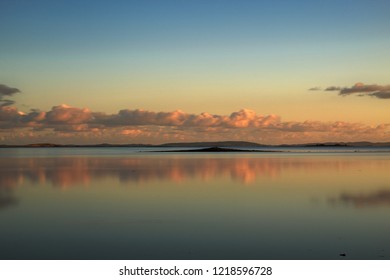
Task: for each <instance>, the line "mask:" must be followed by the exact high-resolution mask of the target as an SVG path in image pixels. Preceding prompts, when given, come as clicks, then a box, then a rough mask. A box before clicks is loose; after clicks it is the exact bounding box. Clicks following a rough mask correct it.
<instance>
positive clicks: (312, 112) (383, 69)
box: [0, 0, 390, 144]
mask: <svg viewBox="0 0 390 280" xmlns="http://www.w3.org/2000/svg"><path fill="white" fill-rule="evenodd" d="M0 9H1V10H2V11H3V13H2V17H1V18H0V34H2V35H1V44H0V63H1V66H2V67H1V69H0V143H1V144H27V143H35V142H53V143H62V144H67V143H79V144H89V143H102V142H109V143H145V144H148V143H151V144H157V143H164V142H172V141H180V142H183V141H186V142H192V141H221V140H242V141H253V142H258V143H264V144H282V143H286V144H289V143H291V144H292V143H307V142H327V141H372V142H387V141H390V111H389V104H390V85H389V84H390V80H389V77H390V55H389V53H388V50H389V49H390V29H389V28H388V27H389V26H390V18H389V17H388V11H389V9H390V2H389V1H384V0H383V1H381V0H378V1H368V0H357V1H350V0H341V1H336V0H330V1H324V2H322V1H309V0H299V1H232V0H231V1H218V0H216V1H121V0H119V1H115V3H109V2H106V1H74V0H70V1H46V0H38V1H33V2H31V1H8V0H7V1H2V2H1V3H0Z"/></svg>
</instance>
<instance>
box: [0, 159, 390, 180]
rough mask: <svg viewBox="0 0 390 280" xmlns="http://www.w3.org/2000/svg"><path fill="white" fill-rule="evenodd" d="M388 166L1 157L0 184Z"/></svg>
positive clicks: (240, 176) (250, 176)
mask: <svg viewBox="0 0 390 280" xmlns="http://www.w3.org/2000/svg"><path fill="white" fill-rule="evenodd" d="M388 167H390V164H389V162H388V161H384V162H376V161H367V160H357V159H347V160H346V159H342V158H331V159H329V158H321V157H309V158H299V157H286V158H174V157H169V156H167V157H157V158H150V157H146V158H139V157H133V158H131V157H129V158H123V157H122V158H112V157H106V158H104V157H102V158H95V157H82V158H81V157H58V158H0V168H1V170H2V171H1V177H0V185H1V186H7V187H15V186H17V185H18V184H20V183H21V182H24V181H26V180H29V181H30V182H34V183H39V184H44V183H47V182H50V183H51V184H52V185H53V186H56V187H61V188H66V187H71V186H80V185H84V186H87V185H89V184H90V183H91V181H92V180H99V179H102V178H106V177H109V178H114V179H118V180H119V181H120V182H123V183H126V182H134V183H138V184H142V183H146V182H148V181H153V180H159V181H161V180H167V181H172V182H180V183H183V182H185V181H188V180H192V179H200V180H203V181H209V180H213V179H215V178H218V177H219V178H222V177H225V178H226V177H227V178H230V179H233V180H236V181H238V182H240V183H243V184H251V183H253V182H255V181H256V180H259V179H260V178H263V177H266V178H278V177H280V176H281V175H282V174H285V173H296V174H314V173H318V172H320V173H321V172H329V173H333V174H342V173H344V172H347V171H351V170H363V169H367V168H368V169H370V168H371V169H376V168H388Z"/></svg>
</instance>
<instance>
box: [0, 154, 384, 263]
mask: <svg viewBox="0 0 390 280" xmlns="http://www.w3.org/2000/svg"><path fill="white" fill-rule="evenodd" d="M138 151H139V150H137V149H127V148H87V149H77V148H75V149H73V148H67V149H63V148H62V149H56V148H49V149H1V150H0V166H1V169H0V224H1V230H0V238H1V239H0V240H2V244H1V250H0V258H1V259H390V222H389V214H390V172H389V170H390V154H388V153H378V152H375V151H374V152H370V153H359V152H358V153H349V152H346V153H342V152H341V153H340V152H339V153H317V152H313V153H264V154H263V153H247V154H246V153H238V154H236V153H235V154H229V153H205V154H193V153H192V154H190V153H188V154H186V153H173V154H170V153H168V154H167V153H139V152H138ZM340 254H346V256H345V257H343V256H340Z"/></svg>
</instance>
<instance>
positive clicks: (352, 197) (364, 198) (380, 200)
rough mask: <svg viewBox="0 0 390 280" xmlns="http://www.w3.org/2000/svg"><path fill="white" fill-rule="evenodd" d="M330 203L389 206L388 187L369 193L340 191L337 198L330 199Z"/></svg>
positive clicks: (359, 206)
mask: <svg viewBox="0 0 390 280" xmlns="http://www.w3.org/2000/svg"><path fill="white" fill-rule="evenodd" d="M330 202H331V203H332V204H335V203H343V204H347V205H351V204H352V205H353V206H355V207H357V208H363V207H373V206H376V207H378V206H388V207H390V187H389V188H387V189H379V190H377V191H375V192H371V193H366V194H363V193H359V194H352V193H342V194H341V195H340V196H339V198H337V199H331V200H330Z"/></svg>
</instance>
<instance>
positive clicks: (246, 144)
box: [0, 141, 390, 148]
mask: <svg viewBox="0 0 390 280" xmlns="http://www.w3.org/2000/svg"><path fill="white" fill-rule="evenodd" d="M62 147H64V148H66V147H70V148H76V147H82V148H88V147H91V148H98V147H140V148H141V147H144V148H145V147H153V148H155V147H157V148H158V147H161V148H164V147H165V148H166V147H170V148H175V147H177V148H184V147H189V148H192V147H200V148H201V147H205V148H210V147H220V148H226V147H246V148H248V147H303V148H305V147H308V148H309V147H330V148H331V147H390V142H379V143H376V142H326V143H305V144H283V145H264V144H259V143H254V142H246V141H218V142H181V143H166V144H161V145H151V144H108V143H102V144H92V145H77V144H75V145H73V144H64V145H62V144H53V143H35V144H27V145H5V144H3V145H0V148H62Z"/></svg>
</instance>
